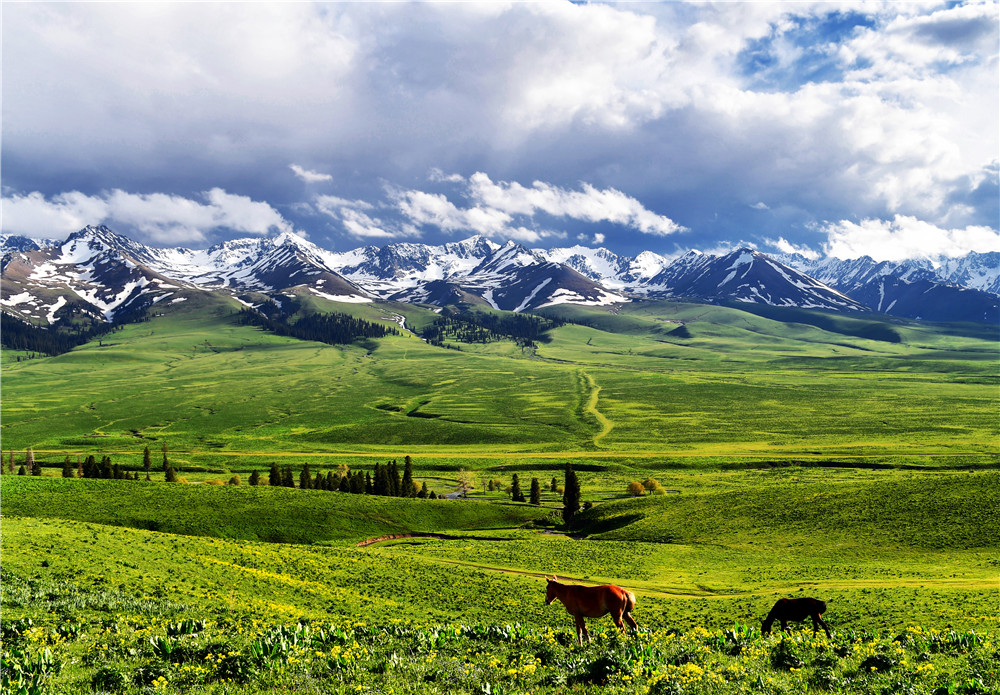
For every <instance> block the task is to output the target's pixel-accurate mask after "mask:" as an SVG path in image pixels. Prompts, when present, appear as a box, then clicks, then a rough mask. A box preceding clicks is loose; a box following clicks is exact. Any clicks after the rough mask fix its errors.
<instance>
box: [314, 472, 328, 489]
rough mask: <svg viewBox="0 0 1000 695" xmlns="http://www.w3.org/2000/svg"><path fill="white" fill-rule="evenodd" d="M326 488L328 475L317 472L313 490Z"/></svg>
mask: <svg viewBox="0 0 1000 695" xmlns="http://www.w3.org/2000/svg"><path fill="white" fill-rule="evenodd" d="M324 488H326V476H324V475H323V474H322V473H321V472H317V473H316V479H315V480H313V490H323V489H324Z"/></svg>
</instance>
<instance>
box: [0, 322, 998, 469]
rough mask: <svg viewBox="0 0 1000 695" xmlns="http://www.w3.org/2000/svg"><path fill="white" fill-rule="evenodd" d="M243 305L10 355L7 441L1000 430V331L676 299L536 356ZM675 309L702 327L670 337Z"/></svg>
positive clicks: (459, 442) (947, 445)
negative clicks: (266, 326)
mask: <svg viewBox="0 0 1000 695" xmlns="http://www.w3.org/2000/svg"><path fill="white" fill-rule="evenodd" d="M339 308H340V309H343V307H339ZM397 310H399V307H397V306H395V305H389V306H383V305H377V306H364V307H362V308H358V309H354V310H352V312H353V313H359V314H360V315H364V316H366V317H367V318H373V319H378V318H380V317H382V316H389V315H391V314H394V313H401V312H400V311H397ZM232 311H233V308H232V307H230V306H228V305H217V306H212V307H196V306H194V305H193V304H191V303H188V302H185V303H184V304H180V305H177V307H173V308H171V310H170V313H168V314H167V315H165V316H161V317H157V318H155V319H153V320H151V321H149V322H147V323H143V324H138V325H133V326H128V327H126V328H125V329H123V330H121V331H119V332H116V333H114V334H113V335H112V336H109V337H108V338H107V339H106V340H105V341H104V342H105V345H104V346H103V347H100V346H97V345H96V344H89V345H85V346H81V347H80V348H78V349H76V350H74V351H72V352H71V353H68V354H66V355H61V356H59V357H55V358H47V359H43V360H33V361H31V362H27V363H14V364H10V363H8V364H6V365H5V367H4V372H3V387H4V398H3V421H4V442H3V445H4V448H5V449H7V450H10V449H16V450H18V451H23V449H24V448H26V447H27V446H33V447H34V448H35V449H37V450H40V451H49V450H51V451H52V452H54V456H58V454H61V453H71V454H75V453H78V452H82V453H89V452H95V453H104V452H128V453H130V455H132V456H133V457H137V456H138V455H139V453H140V452H141V450H142V446H144V445H146V444H150V445H151V448H153V449H154V450H155V449H158V448H159V445H160V444H161V443H164V442H166V443H167V444H168V445H169V447H170V449H171V451H175V452H179V453H181V452H183V453H182V454H181V455H182V456H184V457H186V462H187V463H199V462H204V461H210V460H211V459H213V457H215V458H217V457H218V456H219V455H225V454H226V452H257V453H260V452H276V453H282V452H316V453H322V452H329V453H341V452H345V451H349V452H358V453H361V454H363V453H364V452H366V451H368V452H373V453H374V452H384V451H386V450H390V451H394V452H398V451H399V450H400V448H402V447H405V448H406V451H405V452H404V453H413V454H420V453H433V452H439V453H449V454H454V453H456V452H463V451H464V452H468V453H469V454H470V456H475V455H476V454H477V453H479V454H483V455H489V456H497V455H498V454H503V453H505V452H507V453H517V452H545V451H555V452H559V451H564V452H570V453H572V452H577V453H588V452H590V453H593V452H601V451H605V452H607V453H608V454H609V455H612V456H618V455H622V454H632V455H644V456H647V457H648V456H656V455H659V454H662V455H664V456H671V455H673V456H692V455H695V456H705V457H713V456H715V457H732V456H739V455H748V456H758V457H759V456H773V457H775V458H779V459H780V458H795V457H796V456H802V455H814V456H837V455H866V456H876V457H877V456H893V455H898V454H901V455H912V456H922V455H927V454H940V453H944V454H960V453H968V452H971V453H974V454H976V455H979V456H981V455H982V454H983V453H984V452H988V451H990V450H991V449H995V442H996V441H997V438H998V426H997V423H996V418H995V413H996V407H997V396H996V384H997V376H996V373H995V359H996V356H997V345H996V342H995V341H988V340H983V339H978V338H975V337H963V336H951V335H946V334H945V333H944V332H941V331H936V330H934V329H933V327H928V326H920V325H917V326H909V325H901V326H894V327H893V330H895V331H896V332H898V333H899V334H900V335H901V336H902V337H903V339H904V342H903V343H899V344H896V343H887V342H882V341H876V340H867V339H864V338H858V337H855V336H851V335H845V334H843V333H838V332H830V331H824V330H821V329H819V328H817V327H815V326H811V325H807V324H798V323H781V322H778V321H775V320H771V319H767V318H762V317H759V316H755V315H752V314H748V313H746V312H741V311H737V310H735V309H730V308H724V307H709V306H703V305H685V304H671V303H662V304H643V305H636V306H627V307H625V308H624V309H623V310H622V311H621V312H620V313H618V314H609V313H607V312H604V311H597V310H592V309H584V308H572V309H564V311H565V312H568V313H571V314H573V316H574V317H575V318H576V319H580V320H586V321H588V322H590V323H593V324H594V325H595V326H598V327H599V328H602V329H606V330H598V328H593V327H587V326H575V325H567V326H564V327H563V328H560V329H557V330H555V331H553V333H552V335H551V340H550V341H549V342H548V343H546V344H543V345H541V346H540V347H539V348H538V349H537V351H535V352H534V354H532V353H531V352H530V351H529V352H525V353H523V354H522V353H521V351H519V350H514V349H511V346H510V344H506V343H499V344H492V345H488V346H463V348H464V350H463V351H462V352H457V351H453V350H443V349H440V348H432V347H429V346H427V345H425V344H424V343H422V342H421V341H420V340H418V339H416V338H415V337H413V336H412V335H406V336H402V337H398V338H390V339H385V340H382V341H380V342H379V343H378V347H377V349H375V350H374V351H369V350H368V349H365V348H362V347H346V348H345V347H333V346H326V345H321V344H317V343H309V342H302V341H296V340H292V339H284V338H278V337H275V336H270V335H268V334H266V333H263V332H262V331H260V330H258V329H254V328H251V327H242V326H236V325H234V324H232V323H231V312H232ZM422 311H423V310H420V309H419V308H413V307H408V308H406V312H407V313H408V321H409V322H410V323H418V322H419V321H420V320H422V319H426V318H427V316H429V314H427V316H425V315H424V314H422V313H421V312H422ZM425 313H426V312H425ZM844 320H845V321H847V320H846V319H844ZM678 322H683V323H684V325H685V326H686V327H687V328H688V330H689V332H690V334H691V337H690V338H679V337H677V336H675V335H671V331H672V330H674V329H675V328H676V327H677V326H678V325H679V323H678ZM60 460H61V459H59V458H56V459H55V460H53V461H51V463H58V462H59V461H60ZM122 462H123V463H129V462H128V461H124V460H123V461H122Z"/></svg>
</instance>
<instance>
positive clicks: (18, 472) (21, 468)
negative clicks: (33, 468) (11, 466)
mask: <svg viewBox="0 0 1000 695" xmlns="http://www.w3.org/2000/svg"><path fill="white" fill-rule="evenodd" d="M17 474H18V475H27V473H26V472H25V470H24V464H23V463H22V464H21V465H20V466H18V467H17Z"/></svg>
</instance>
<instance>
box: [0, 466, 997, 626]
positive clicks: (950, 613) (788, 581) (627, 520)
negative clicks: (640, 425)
mask: <svg viewBox="0 0 1000 695" xmlns="http://www.w3.org/2000/svg"><path fill="white" fill-rule="evenodd" d="M585 477H586V476H585ZM698 481H700V484H698V485H695V483H696V482H698ZM688 482H689V486H688V487H685V488H684V491H683V492H682V493H681V494H680V495H677V496H668V497H663V498H656V497H654V498H646V499H640V500H622V501H619V502H607V503H604V504H601V505H598V506H597V507H595V508H594V510H592V511H591V512H589V513H588V514H586V515H585V516H584V519H585V520H586V521H587V526H586V527H585V529H586V530H587V531H590V532H591V534H592V535H591V537H590V538H589V539H587V540H572V539H569V538H567V537H566V536H561V535H552V534H547V533H542V532H538V531H530V530H523V529H522V530H515V529H513V528H511V529H510V530H508V531H500V530H497V531H481V530H479V529H491V528H492V529H502V528H503V527H505V526H507V527H513V526H517V525H520V524H521V523H522V522H523V521H524V520H525V519H527V518H530V517H531V516H533V515H535V514H537V513H538V510H536V509H532V508H529V507H526V506H516V505H502V506H501V505H493V504H489V505H486V504H479V503H472V502H445V501H441V502H437V503H432V502H423V501H409V500H388V499H370V498H364V497H357V496H347V495H340V494H338V493H323V492H308V491H306V492H303V491H298V490H285V489H273V490H271V489H267V488H262V489H250V488H245V487H243V488H237V489H226V488H213V487H205V486H181V485H167V484H163V483H126V482H116V481H82V480H69V481H62V480H56V479H44V478H43V479H37V478H36V479H30V478H28V479H24V478H20V479H19V478H17V477H15V478H4V479H3V481H2V484H3V488H2V491H3V499H4V514H5V517H4V527H3V529H4V531H3V553H4V570H5V572H13V574H14V575H16V576H19V577H28V576H31V577H39V578H47V579H48V580H52V581H70V582H72V583H74V584H75V585H80V586H87V585H89V584H90V583H91V582H92V581H93V582H97V583H98V584H101V583H102V582H104V581H111V583H112V584H114V585H119V584H120V585H122V586H128V585H129V584H130V583H138V585H141V586H147V587H152V586H163V587H165V589H166V590H168V592H169V593H168V595H174V594H173V592H175V591H176V592H177V595H178V596H180V597H181V598H182V599H183V600H184V601H185V602H188V603H191V604H192V605H194V606H197V607H198V608H199V610H207V611H209V612H212V613H214V612H216V611H218V610H219V605H218V601H219V600H221V599H220V598H219V597H220V595H221V593H224V592H223V591H222V587H226V591H230V590H231V591H234V592H236V595H237V596H239V597H241V598H240V599H239V601H241V602H242V604H241V605H243V606H244V607H243V610H247V611H250V612H251V613H255V614H256V613H260V612H265V611H266V610H273V611H276V612H277V614H279V615H283V616H287V617H296V616H299V615H311V616H314V617H327V616H329V615H341V616H344V615H350V613H351V612H352V611H354V610H355V609H356V606H357V605H360V604H365V603H366V602H371V606H369V607H368V608H367V609H366V610H369V611H374V612H375V613H376V614H378V615H381V616H383V617H384V616H386V615H388V614H391V612H392V611H393V610H397V607H398V606H400V605H411V604H412V605H414V612H413V616H414V617H415V618H422V619H429V618H433V619H437V620H454V619H458V618H461V619H465V620H470V619H472V620H489V621H493V620H498V619H503V618H504V616H505V615H506V616H507V618H506V619H508V620H509V619H511V618H510V616H514V615H516V616H517V618H516V619H517V620H520V621H528V622H531V623H534V624H552V623H553V622H555V623H558V622H559V621H560V620H562V615H561V612H558V611H551V610H550V611H545V610H544V608H543V607H542V606H541V604H540V602H538V601H537V596H538V593H539V592H540V590H541V585H540V581H541V580H540V578H541V577H542V576H543V575H545V574H551V573H557V574H559V575H560V576H562V577H568V578H570V579H571V580H576V581H590V582H605V581H607V582H613V583H618V584H622V585H625V586H627V587H629V588H631V589H633V590H635V591H636V592H637V593H638V595H639V597H640V608H641V610H640V612H639V615H640V616H641V621H642V622H643V624H645V625H661V626H666V625H679V626H686V627H692V626H694V625H706V626H710V627H723V626H726V625H729V624H731V622H732V621H734V620H736V621H740V622H753V621H755V620H757V619H759V617H760V615H762V614H763V613H764V612H766V610H767V608H768V606H769V605H770V603H773V601H774V599H775V597H776V596H780V595H789V594H794V593H797V592H798V591H808V592H809V593H810V594H814V595H818V596H821V597H823V598H825V599H826V600H828V602H829V603H830V614H829V616H828V618H829V619H830V620H831V621H832V622H833V623H834V624H836V625H838V626H839V627H841V628H845V627H854V628H869V629H871V628H874V629H899V628H900V627H902V626H905V625H907V624H923V625H925V626H944V625H946V624H951V625H954V626H959V627H962V628H963V629H968V628H988V629H996V628H998V627H1000V625H998V624H997V619H996V616H997V615H998V614H1000V612H998V609H1000V603H998V600H1000V599H998V597H997V596H996V595H995V591H992V589H993V588H995V579H996V571H997V560H996V557H997V555H996V552H997V548H998V547H1000V539H998V538H997V533H996V529H997V528H998V527H1000V524H997V521H996V514H997V512H996V509H997V508H1000V505H998V504H997V502H998V500H997V495H998V492H997V491H998V489H1000V486H998V484H997V483H998V474H996V473H971V474H970V473H952V474H933V473H926V472H919V473H910V472H900V471H868V472H864V473H863V474H861V473H859V472H856V471H836V470H823V471H808V470H802V471H797V472H795V473H788V472H787V471H786V472H783V473H781V474H779V475H772V474H767V473H754V472H751V473H744V474H741V475H739V476H736V475H734V474H730V473H721V474H709V473H702V474H699V475H698V476H692V477H691V478H690V479H689V481H688ZM737 488H739V490H738V491H737ZM136 502H139V504H136ZM28 517H30V518H31V519H32V520H31V521H28V520H27V518H28ZM65 519H72V520H73V521H66V520H65ZM151 521H155V522H157V523H158V524H159V527H160V528H161V529H162V530H169V531H173V532H176V533H181V534H186V535H184V536H177V535H173V534H171V533H163V532H162V531H161V532H158V533H154V532H150V531H146V530H143V529H146V528H149V526H150V522H151ZM104 524H114V525H117V526H118V527H117V528H113V527H111V526H106V525H104ZM128 526H131V527H135V528H132V529H129V528H122V527H128ZM473 529H475V530H476V531H473V534H474V535H476V536H485V537H492V538H494V539H493V540H486V539H484V538H472V537H469V532H470V531H472V530H473ZM413 530H418V531H444V532H447V531H451V532H457V533H458V535H459V536H463V535H464V536H465V537H464V538H459V539H455V540H433V539H413V540H408V541H405V542H396V543H394V542H390V543H386V544H381V545H374V546H370V547H367V548H355V547H353V542H355V541H357V540H360V539H362V538H365V537H371V536H376V535H383V534H388V533H400V532H405V531H413ZM206 536H228V537H231V538H237V539H250V540H228V539H219V538H215V539H212V538H206ZM255 539H265V540H273V539H282V540H287V541H302V542H309V541H311V540H312V541H314V540H325V539H336V540H337V541H338V542H337V543H335V544H333V545H324V546H322V547H320V546H315V545H314V546H290V545H281V544H274V543H261V542H258V541H256V540H255ZM81 548H83V549H85V552H81ZM147 551H148V552H147ZM170 553H173V555H170ZM165 554H166V555H165ZM40 557H41V558H43V559H44V560H45V562H46V563H47V564H44V565H42V566H41V568H40V567H39V558H40ZM166 557H169V558H170V559H169V561H167V560H165V558H166ZM109 568H114V569H115V578H114V579H113V581H112V580H109V579H108V578H107V577H108V570H109ZM248 568H249V569H248ZM119 572H121V575H120V576H118V573H119ZM459 579H460V581H461V583H462V584H461V586H462V587H463V588H462V590H461V591H460V592H458V593H459V594H460V595H461V596H463V597H465V599H466V600H459V599H456V598H455V597H454V595H452V596H451V597H450V598H448V599H447V600H446V601H444V602H443V603H438V604H436V605H435V607H434V610H429V611H425V610H422V609H418V608H416V606H418V605H421V603H422V602H423V601H425V600H427V598H428V596H430V595H433V593H434V592H435V591H439V590H441V589H440V587H444V586H449V585H456V584H455V583H456V582H457V581H459ZM428 592H430V593H428ZM334 596H343V597H344V598H343V599H342V600H341V599H337V600H335V599H334V598H332V597H334ZM477 597H478V598H477ZM483 597H489V598H488V599H484V598H483ZM972 597H977V599H976V601H975V602H970V601H971V598H972ZM228 600H229V601H233V600H236V599H233V598H232V596H230V597H229V598H228ZM331 601H333V603H331ZM275 606H279V607H281V608H280V609H279V608H275ZM268 607H270V608H268ZM505 611H506V613H505Z"/></svg>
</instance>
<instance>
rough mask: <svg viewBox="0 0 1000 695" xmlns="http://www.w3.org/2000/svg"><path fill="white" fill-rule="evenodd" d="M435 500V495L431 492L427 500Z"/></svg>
mask: <svg viewBox="0 0 1000 695" xmlns="http://www.w3.org/2000/svg"><path fill="white" fill-rule="evenodd" d="M437 498H438V496H437V493H436V492H434V491H433V490H431V494H430V495H429V496H428V499H432V500H436V499H437Z"/></svg>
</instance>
